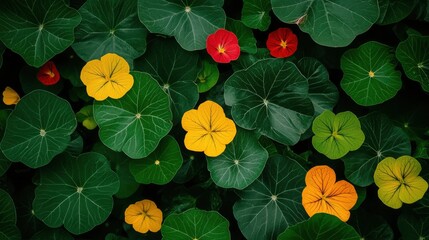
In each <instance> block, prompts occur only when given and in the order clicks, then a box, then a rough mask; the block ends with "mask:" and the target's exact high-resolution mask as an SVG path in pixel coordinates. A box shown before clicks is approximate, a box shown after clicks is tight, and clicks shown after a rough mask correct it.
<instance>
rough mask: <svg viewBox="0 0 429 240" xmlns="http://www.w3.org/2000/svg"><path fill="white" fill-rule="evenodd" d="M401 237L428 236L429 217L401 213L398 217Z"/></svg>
mask: <svg viewBox="0 0 429 240" xmlns="http://www.w3.org/2000/svg"><path fill="white" fill-rule="evenodd" d="M398 228H399V231H400V233H401V236H402V239H426V238H428V237H429V217H428V216H427V215H423V216H416V215H413V214H411V213H407V212H406V213H403V214H401V215H400V216H399V218H398Z"/></svg>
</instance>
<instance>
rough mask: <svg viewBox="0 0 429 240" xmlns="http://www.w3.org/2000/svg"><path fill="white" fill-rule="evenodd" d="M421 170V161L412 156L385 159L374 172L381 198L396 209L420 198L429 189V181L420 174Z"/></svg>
mask: <svg viewBox="0 0 429 240" xmlns="http://www.w3.org/2000/svg"><path fill="white" fill-rule="evenodd" d="M421 170H422V166H421V165H420V163H419V161H417V160H416V159H415V158H413V157H410V156H402V157H399V158H398V159H394V158H392V157H387V158H385V159H383V160H382V161H381V162H380V163H379V164H378V165H377V168H376V169H375V173H374V182H375V184H376V185H377V186H378V187H379V189H378V197H379V198H380V200H381V201H382V202H383V203H384V204H386V205H387V206H389V207H391V208H394V209H398V208H400V207H401V206H402V203H408V204H411V203H414V202H416V201H418V200H420V199H421V198H422V197H423V195H424V194H425V192H426V191H427V189H428V183H427V182H426V181H425V180H424V179H423V178H422V177H420V176H419V173H420V171H421Z"/></svg>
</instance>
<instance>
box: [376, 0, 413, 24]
mask: <svg viewBox="0 0 429 240" xmlns="http://www.w3.org/2000/svg"><path fill="white" fill-rule="evenodd" d="M416 3H417V1H416V0H378V6H379V7H380V16H378V20H377V24H380V25H387V24H392V23H396V22H399V21H401V20H402V19H404V18H406V17H407V16H408V15H409V14H410V13H411V11H413V9H414V7H415V6H416Z"/></svg>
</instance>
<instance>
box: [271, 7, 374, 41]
mask: <svg viewBox="0 0 429 240" xmlns="http://www.w3.org/2000/svg"><path fill="white" fill-rule="evenodd" d="M271 5H272V7H273V12H274V14H275V15H276V16H277V17H278V18H279V19H280V20H281V21H283V22H285V23H298V26H299V28H300V29H301V30H302V31H303V32H306V33H308V34H310V36H311V38H312V39H313V40H314V41H315V42H316V43H318V44H320V45H323V46H328V47H344V46H347V45H349V44H350V43H351V42H352V41H353V39H355V37H356V36H357V35H359V34H361V33H364V32H366V31H367V30H368V29H369V28H370V27H371V26H372V24H374V23H375V22H376V21H377V19H378V14H379V13H378V11H379V9H378V3H377V0H362V1H340V2H338V1H335V2H333V1H329V0H318V1H301V0H289V1H284V0H271Z"/></svg>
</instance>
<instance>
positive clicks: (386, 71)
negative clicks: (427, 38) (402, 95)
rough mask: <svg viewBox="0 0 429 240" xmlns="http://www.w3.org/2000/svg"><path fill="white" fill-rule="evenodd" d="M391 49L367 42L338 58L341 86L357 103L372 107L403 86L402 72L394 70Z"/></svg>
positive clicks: (388, 97)
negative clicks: (341, 77) (341, 73)
mask: <svg viewBox="0 0 429 240" xmlns="http://www.w3.org/2000/svg"><path fill="white" fill-rule="evenodd" d="M395 67H396V59H395V56H394V53H393V49H392V48H391V47H389V46H387V45H384V44H381V43H378V42H372V41H371V42H367V43H365V44H363V45H361V46H359V48H357V49H350V50H348V51H347V52H345V53H344V55H343V56H342V57H341V69H342V70H343V72H344V75H343V79H342V80H341V87H342V89H343V90H344V91H345V92H346V93H347V95H349V96H350V97H351V98H352V99H353V100H354V101H355V102H356V103H357V104H359V105H363V106H372V105H376V104H380V103H383V102H385V101H387V100H389V99H391V98H393V97H394V96H395V95H396V93H397V92H398V91H399V89H401V87H402V81H401V72H399V71H398V70H395Z"/></svg>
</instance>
